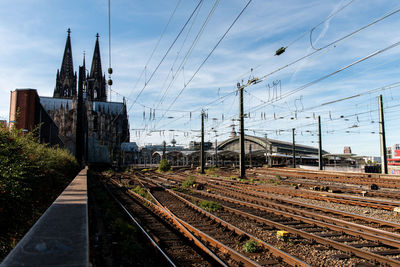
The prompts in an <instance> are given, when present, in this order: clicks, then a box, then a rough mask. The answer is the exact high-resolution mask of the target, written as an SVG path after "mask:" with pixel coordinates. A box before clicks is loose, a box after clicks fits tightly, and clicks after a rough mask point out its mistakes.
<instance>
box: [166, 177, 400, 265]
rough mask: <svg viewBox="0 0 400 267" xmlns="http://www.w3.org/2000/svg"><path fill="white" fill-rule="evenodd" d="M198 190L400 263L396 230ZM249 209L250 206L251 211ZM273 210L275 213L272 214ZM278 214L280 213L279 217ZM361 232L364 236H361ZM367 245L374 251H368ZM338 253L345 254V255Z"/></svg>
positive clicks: (324, 239) (341, 246)
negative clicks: (389, 230)
mask: <svg viewBox="0 0 400 267" xmlns="http://www.w3.org/2000/svg"><path fill="white" fill-rule="evenodd" d="M164 179H165V177H164ZM211 190H212V191H215V187H213V188H212V189H211ZM230 190H231V188H229V190H225V191H230ZM238 190H241V188H238ZM218 193H220V192H218ZM196 194H197V195H196V197H200V198H202V199H206V200H207V199H208V200H212V199H214V200H218V201H220V202H221V201H222V202H223V203H224V205H225V206H224V209H227V210H228V209H230V208H231V209H233V210H230V212H231V213H233V212H236V213H240V211H241V212H243V213H242V215H243V214H246V215H245V216H248V214H253V215H254V216H256V217H253V218H252V219H255V220H259V222H260V223H264V224H265V223H267V224H268V225H274V227H276V228H277V229H287V230H289V231H290V232H292V233H294V234H296V235H300V236H303V237H304V238H307V239H311V240H318V242H320V243H322V244H327V245H328V246H332V247H335V248H337V249H340V250H342V251H344V252H345V253H350V254H354V255H357V256H359V257H361V258H365V259H368V260H370V261H372V263H377V262H379V263H381V264H389V265H391V266H392V265H393V266H397V265H400V262H399V261H398V260H394V259H392V258H391V257H398V255H399V254H400V250H399V248H400V243H399V241H398V240H399V235H398V234H396V233H390V232H386V231H382V230H376V229H373V228H372V227H366V226H360V225H357V224H354V223H349V222H345V221H342V220H338V219H334V220H330V223H321V221H317V220H314V219H310V217H313V216H315V215H313V214H312V213H311V212H306V213H308V214H307V216H308V217H303V216H299V215H295V214H301V213H303V215H304V211H302V212H300V210H297V211H296V210H295V209H293V208H292V209H291V208H288V207H282V205H280V209H281V210H280V211H279V212H277V211H272V210H271V209H270V208H266V207H265V206H264V205H263V206H261V205H254V204H251V203H249V202H243V201H239V200H236V199H234V198H227V197H223V196H220V195H213V194H207V193H202V192H201V191H198V192H196ZM230 194H231V196H232V195H234V196H236V198H237V197H238V195H235V194H233V193H232V192H231V193H230ZM193 197H194V196H193V195H191V196H189V197H188V198H193ZM242 198H243V197H242ZM253 201H254V200H253ZM255 202H258V203H260V201H259V200H255ZM232 203H233V205H234V207H232V206H230V205H232ZM260 204H261V203H260ZM262 204H267V203H266V202H264V203H262ZM235 205H236V206H235ZM244 206H245V207H246V209H245V210H243V207H244ZM274 206H275V208H276V206H277V205H276V204H275V205H274ZM278 206H279V205H278ZM249 209H251V210H252V211H251V210H249ZM261 210H262V212H261V213H262V214H263V217H261V218H263V219H260V218H258V217H260V216H258V215H260V211H261ZM268 212H269V213H270V214H269V215H268V214H266V213H268ZM271 213H273V214H275V215H271ZM277 215H278V217H276V216H277ZM257 216H258V217H257ZM279 216H283V217H284V218H280V217H279ZM264 217H268V218H275V220H268V219H267V221H265V218H264ZM317 217H319V219H321V218H323V220H328V221H329V217H327V216H321V215H317ZM332 221H335V222H334V224H333V223H332ZM283 222H286V223H283ZM274 223H275V224H274ZM276 223H278V224H276ZM335 224H338V225H343V227H341V226H337V225H335ZM349 225H350V226H349ZM396 227H397V230H398V227H399V226H398V225H396ZM298 228H299V229H300V230H299V229H298ZM304 229H306V230H304ZM352 229H354V230H352ZM303 230H304V231H303ZM310 232H311V233H310ZM367 232H369V233H370V234H367ZM315 233H323V235H322V236H319V235H318V234H315ZM316 236H317V237H316ZM361 236H362V238H360V237H361ZM384 236H386V237H384ZM318 237H320V238H318ZM329 238H330V239H331V240H330V239H329ZM329 240H330V241H329ZM343 243H351V244H352V245H350V246H349V245H346V244H343ZM367 249H368V250H371V251H373V252H369V251H365V250H367ZM383 255H386V256H383ZM338 257H342V258H346V256H343V255H342V256H338ZM347 258H348V256H347ZM374 261H376V262H374Z"/></svg>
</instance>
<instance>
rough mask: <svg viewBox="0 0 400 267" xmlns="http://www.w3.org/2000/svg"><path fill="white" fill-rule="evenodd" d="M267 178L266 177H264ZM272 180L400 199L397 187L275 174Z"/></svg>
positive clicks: (318, 188)
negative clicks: (388, 187) (380, 186)
mask: <svg viewBox="0 0 400 267" xmlns="http://www.w3.org/2000/svg"><path fill="white" fill-rule="evenodd" d="M263 179H265V177H263ZM270 181H274V182H277V183H280V184H284V185H300V186H299V187H301V188H306V189H307V188H310V189H311V190H317V191H328V190H332V191H336V192H341V193H346V194H353V195H356V196H365V195H366V196H368V197H375V198H390V199H400V191H399V190H395V189H386V188H383V189H382V188H380V189H379V190H372V189H370V186H368V187H367V186H359V185H347V184H343V183H337V182H330V181H317V180H311V179H303V178H286V179H283V180H282V179H281V180H279V179H277V178H276V177H275V176H271V177H270Z"/></svg>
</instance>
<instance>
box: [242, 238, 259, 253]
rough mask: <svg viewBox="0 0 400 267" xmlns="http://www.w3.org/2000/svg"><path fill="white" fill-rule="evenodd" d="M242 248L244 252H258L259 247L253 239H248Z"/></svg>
mask: <svg viewBox="0 0 400 267" xmlns="http://www.w3.org/2000/svg"><path fill="white" fill-rule="evenodd" d="M242 250H243V252H246V253H255V252H259V251H260V250H261V248H260V246H259V245H258V243H257V242H256V241H255V240H249V241H247V242H246V243H245V244H244V245H243V247H242Z"/></svg>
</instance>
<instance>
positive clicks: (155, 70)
mask: <svg viewBox="0 0 400 267" xmlns="http://www.w3.org/2000/svg"><path fill="white" fill-rule="evenodd" d="M202 2H203V0H200V1H199V3H198V4H197V6H196V7H195V9H194V10H193V12H192V13H191V14H190V16H189V18H188V19H187V20H186V22H185V24H184V25H183V27H182V28H181V30H180V31H179V33H178V34H177V36H176V37H175V39H174V41H173V42H172V43H171V45H170V46H169V48H168V49H167V51H166V52H165V54H164V56H163V57H162V59H161V60H160V62H159V63H158V65H157V66H156V68H155V69H154V70H153V72H152V73H151V75H150V77H149V79H148V80H146V81H145V84H144V86H143V87H142V89H141V90H140V92H139V93H138V94H137V96H136V98H135V100H134V101H133V102H132V104H131V106H130V107H129V109H128V112H129V111H130V110H131V108H132V107H133V106H134V105H135V103H136V102H137V100H138V99H139V97H140V96H141V94H142V93H143V91H144V89H145V88H146V87H147V85H148V84H149V82H150V81H151V80H152V78H153V77H154V74H155V73H156V72H157V70H158V68H159V67H160V66H161V64H162V63H163V62H164V60H165V58H166V57H167V55H168V54H169V52H170V51H171V49H172V47H173V46H174V45H175V43H176V41H177V40H178V38H179V37H180V35H181V34H182V32H183V30H184V29H185V28H186V26H187V25H188V23H189V21H190V20H191V19H192V17H193V15H194V14H195V13H196V10H197V9H198V8H199V6H200V4H201V3H202Z"/></svg>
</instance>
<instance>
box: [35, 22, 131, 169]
mask: <svg viewBox="0 0 400 267" xmlns="http://www.w3.org/2000/svg"><path fill="white" fill-rule="evenodd" d="M70 35H71V31H70V30H69V29H68V35H67V41H66V44H65V49H64V56H63V59H62V63H61V69H59V70H57V76H56V85H55V88H54V94H53V97H40V103H41V104H42V106H43V107H44V109H45V110H46V111H47V112H48V114H49V115H50V116H51V117H52V119H53V120H54V122H55V123H56V124H57V125H58V127H59V136H60V138H61V139H62V141H63V142H64V146H65V147H66V148H68V149H69V150H70V151H71V152H72V153H73V154H74V155H75V156H76V157H77V159H78V160H79V161H80V162H89V163H105V162H108V163H111V162H114V163H115V162H117V163H118V162H120V161H121V143H123V142H129V123H128V115H127V110H126V103H125V101H123V102H107V90H106V77H105V74H104V73H103V72H102V66H101V56H100V46H99V35H98V34H97V36H96V43H95V48H94V52H93V58H92V62H91V68H90V71H89V72H88V73H87V72H86V63H85V56H84V57H83V62H82V66H79V71H78V75H77V73H76V71H74V66H73V59H72V49H71V36H70Z"/></svg>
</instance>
